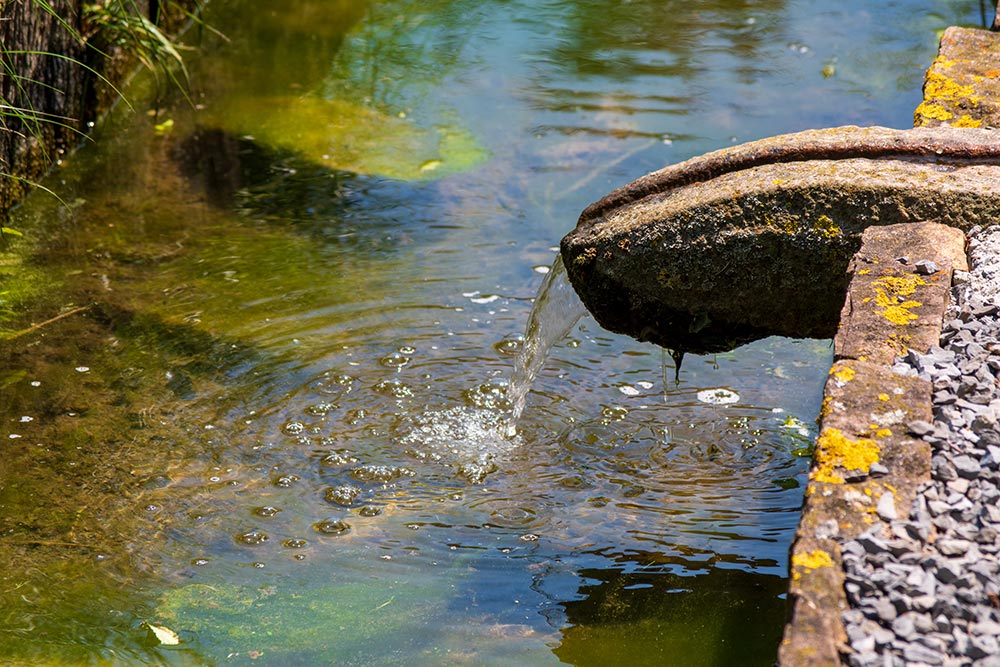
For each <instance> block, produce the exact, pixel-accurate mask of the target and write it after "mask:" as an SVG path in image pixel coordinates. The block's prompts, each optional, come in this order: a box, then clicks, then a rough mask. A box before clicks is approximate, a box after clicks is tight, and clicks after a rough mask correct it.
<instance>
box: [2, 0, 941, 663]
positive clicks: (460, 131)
mask: <svg viewBox="0 0 1000 667" xmlns="http://www.w3.org/2000/svg"><path fill="white" fill-rule="evenodd" d="M862 5H864V6H862ZM930 5H931V6H933V7H945V8H947V7H953V3H946V2H932V3H930ZM622 7H630V9H629V11H628V12H626V11H625V10H624V9H622V8H619V7H618V6H617V5H614V6H612V5H609V4H608V3H563V2H548V3H542V4H539V3H517V2H514V3H511V2H503V3H485V4H483V3H479V4H476V5H475V6H473V5H472V4H470V3H467V2H434V3H431V4H426V3H424V4H422V5H420V7H417V6H416V5H415V4H414V3H411V2H378V3H369V4H368V5H362V4H358V3H340V2H333V3H330V2H324V3H312V2H307V1H306V0H293V1H290V2H288V3H280V6H279V5H275V6H272V7H269V8H266V9H260V8H249V7H248V6H245V5H244V3H241V2H225V3H218V4H216V3H213V4H212V6H211V9H210V11H211V12H212V14H211V16H210V17H208V18H209V22H210V23H211V24H213V25H215V26H217V27H218V28H219V29H221V30H222V31H223V32H224V33H226V34H227V35H228V36H229V37H230V41H228V42H226V41H224V40H217V39H215V38H213V37H212V35H211V33H210V32H209V31H207V30H206V31H202V44H203V46H204V48H205V54H206V55H205V57H204V58H203V59H200V60H199V61H198V62H192V63H191V70H192V73H193V76H194V77H195V79H196V84H195V86H196V91H195V93H196V94H195V99H196V102H197V103H198V104H199V105H202V106H203V107H204V108H202V109H190V108H189V107H187V106H185V105H184V104H177V105H167V106H165V107H164V108H161V109H159V117H158V120H160V119H162V118H164V117H166V116H169V117H170V118H172V119H173V120H175V125H174V127H175V130H174V133H173V134H172V135H170V136H165V137H158V136H155V135H154V133H153V132H152V129H151V125H152V123H151V122H150V120H149V119H148V118H147V117H145V116H142V117H139V118H124V119H123V118H117V119H115V118H113V119H111V121H110V122H111V124H109V125H108V126H107V129H106V130H105V135H104V136H103V138H102V140H101V141H100V142H99V143H98V144H97V145H96V146H95V147H90V148H88V149H86V150H84V151H82V152H81V153H79V154H78V155H76V156H74V158H73V164H72V167H67V168H66V169H64V170H63V171H60V172H58V173H57V174H56V175H55V176H54V179H56V180H57V181H58V185H59V187H60V188H61V192H63V194H64V195H65V196H64V199H66V200H67V201H68V202H70V206H69V207H68V208H62V207H59V206H56V205H54V204H52V203H51V202H47V201H46V200H40V199H36V200H33V201H31V202H28V204H27V205H26V206H25V207H23V208H22V209H21V210H20V211H19V212H18V215H20V216H22V217H21V218H20V219H19V220H18V221H16V224H15V226H17V227H18V228H19V229H23V230H24V231H26V232H28V236H27V239H28V240H27V241H26V242H25V243H26V244H28V245H25V246H21V247H22V248H26V250H25V252H24V254H23V257H22V258H21V260H20V261H21V262H22V264H21V266H22V267H24V268H23V269H22V270H23V271H24V273H23V274H21V275H23V276H24V277H25V278H26V282H27V283H30V284H29V285H28V287H24V288H23V289H25V290H26V291H25V294H30V295H37V300H35V296H32V298H31V299H28V298H26V299H24V303H26V304H28V303H30V305H31V306H32V307H36V308H38V309H39V310H38V312H43V311H45V308H47V307H48V308H51V309H52V310H53V311H55V312H58V311H59V309H60V308H64V307H65V308H66V309H67V310H66V312H73V311H71V309H72V308H74V307H76V306H77V304H79V305H86V306H87V307H86V308H85V309H83V310H81V311H75V314H74V315H72V316H68V317H65V318H63V319H61V320H58V321H57V322H55V323H53V324H50V325H47V326H46V327H44V328H42V329H39V330H36V331H34V332H33V334H32V335H30V336H28V335H25V336H21V337H19V338H17V339H15V340H14V341H12V342H10V344H7V345H5V346H3V348H2V349H0V359H2V364H3V365H2V369H0V388H2V391H3V394H2V398H3V400H2V401H0V418H2V421H0V424H2V426H3V430H2V433H0V435H2V436H3V442H4V453H3V456H0V549H2V550H3V553H4V557H5V558H7V557H8V556H9V559H8V560H7V561H6V562H9V563H11V564H12V565H11V566H10V567H9V568H5V569H4V570H3V571H2V572H0V655H2V656H3V659H4V660H9V661H13V662H24V663H28V664H32V663H34V664H60V662H62V663H65V664H80V663H109V664H192V665H194V664H206V663H211V662H222V661H226V660H230V661H233V662H242V663H244V664H277V663H279V662H284V663H288V664H317V663H320V662H337V664H442V663H448V664H454V663H464V664H490V663H492V664H538V665H542V664H555V663H556V662H557V661H559V660H566V661H572V662H577V663H580V664H587V662H588V661H589V660H593V661H596V660H598V659H604V658H605V657H606V655H607V654H606V653H605V650H607V651H608V652H614V653H615V654H617V655H630V656H633V657H632V660H633V661H638V660H640V659H641V656H636V655H635V651H636V650H640V649H636V648H635V647H636V646H639V647H644V646H646V645H649V646H655V647H657V650H660V649H662V650H664V651H666V650H671V648H672V647H678V648H677V650H681V648H683V649H684V650H685V651H686V650H688V648H687V647H692V648H691V649H690V650H691V651H692V653H691V655H693V656H704V661H705V663H706V664H709V663H711V664H749V663H748V661H747V660H743V659H742V658H741V656H743V655H749V656H753V659H752V660H750V662H759V664H767V662H769V661H770V657H769V656H771V655H773V651H774V643H775V641H776V636H777V632H778V631H779V628H780V624H781V620H782V618H781V615H780V614H778V613H772V612H773V610H774V609H775V608H776V607H778V606H780V601H778V596H779V594H780V589H781V582H782V581H783V579H782V578H783V577H784V576H785V572H786V564H785V559H786V554H787V544H788V540H789V539H790V535H791V530H792V528H793V526H794V525H795V522H796V520H797V513H798V506H799V500H800V494H801V488H799V483H800V481H801V480H802V479H803V476H804V474H805V461H806V456H807V455H808V447H809V442H810V436H811V431H810V428H811V426H805V424H809V423H810V422H811V420H812V418H813V416H814V415H815V413H816V411H817V409H818V401H819V392H820V387H821V384H822V381H823V378H824V376H825V373H826V370H827V368H828V363H829V356H830V350H829V347H828V346H827V345H826V344H825V343H822V342H811V341H787V340H768V341H761V342H758V343H756V344H754V345H752V346H749V347H748V348H745V349H741V350H739V351H737V352H735V353H730V354H725V355H718V356H717V357H694V358H689V359H687V360H686V361H685V365H684V369H683V370H682V372H681V373H680V383H679V384H675V383H674V381H673V378H672V377H671V375H672V373H671V371H672V370H673V369H671V368H669V367H666V368H665V366H664V363H663V357H662V356H661V352H660V351H659V350H657V349H654V348H652V347H650V346H644V345H641V344H638V343H635V342H634V341H631V340H627V339H622V338H620V337H617V336H613V335H610V334H607V333H605V332H602V331H600V330H599V329H598V328H597V327H596V325H595V324H594V323H593V322H592V321H590V320H587V319H585V320H583V321H582V322H581V323H580V324H579V325H577V326H576V327H574V328H573V329H572V331H571V332H570V334H569V338H568V339H566V340H565V341H563V342H562V343H560V344H559V345H556V346H555V348H554V352H553V356H552V357H551V358H550V359H549V361H547V362H546V363H545V364H544V366H543V367H542V368H541V370H540V371H539V372H538V375H537V377H536V378H535V382H534V384H533V386H532V392H531V399H530V402H529V404H528V409H526V410H525V412H524V415H523V419H522V422H521V423H520V425H519V429H518V434H517V437H516V438H510V437H507V436H506V435H505V434H503V433H501V432H500V426H501V425H503V424H504V423H505V422H504V421H503V417H504V415H505V414H506V412H507V411H508V410H509V408H510V405H509V403H508V402H507V396H506V387H507V378H509V377H510V374H511V370H512V366H513V356H512V354H511V353H512V352H515V351H516V349H517V348H518V346H519V344H520V343H519V336H520V335H521V334H522V333H523V329H524V324H525V322H526V321H527V319H528V315H529V312H530V309H531V297H532V296H533V294H534V293H535V289H536V288H537V285H538V283H539V282H540V277H539V273H538V272H537V271H536V267H543V268H544V267H548V266H550V265H551V263H552V261H553V259H554V253H555V250H554V245H555V243H556V242H557V239H558V238H559V237H560V236H561V234H562V233H564V232H565V231H566V230H567V229H568V227H569V226H570V225H571V224H572V223H573V220H574V218H575V217H576V214H577V212H578V211H579V210H581V209H582V208H583V206H584V205H586V204H587V203H589V201H591V200H592V199H594V198H595V197H596V196H597V195H599V194H602V193H603V192H605V191H606V190H608V189H610V187H611V186H614V185H620V184H621V183H622V182H625V181H627V180H630V179H631V178H634V177H635V176H637V175H639V174H640V173H642V172H644V171H647V170H649V169H652V168H656V167H659V166H661V165H662V163H663V162H666V161H672V160H674V159H675V158H680V157H686V156H687V155H689V154H691V153H696V152H700V151H702V150H706V149H708V148H716V147H718V146H719V145H723V144H725V143H727V142H728V141H729V140H730V137H731V136H735V135H740V138H749V137H750V135H761V134H770V133H773V132H777V131H788V130H792V129H797V128H798V127H801V126H802V125H805V124H823V123H824V122H825V121H826V120H827V119H828V118H835V119H836V120H837V121H838V122H848V121H855V120H869V121H880V122H884V123H886V124H895V125H905V124H907V123H908V120H907V118H908V117H909V114H910V112H911V110H912V106H913V104H912V103H911V102H909V101H907V100H901V99H897V97H900V96H898V95H897V91H896V88H895V85H892V86H890V89H891V90H890V91H889V92H888V93H887V92H886V90H885V88H884V87H883V86H882V85H881V84H880V83H878V82H879V81H882V80H884V79H885V78H886V77H888V76H890V74H891V73H893V72H895V71H896V70H897V69H899V68H902V69H904V70H905V71H908V72H911V74H910V75H911V76H912V71H915V69H919V68H922V67H924V66H925V65H926V63H927V62H929V60H930V57H931V54H932V51H933V34H932V33H931V31H929V29H928V28H927V26H926V25H925V24H924V23H923V21H924V19H921V20H920V22H919V23H920V24H919V25H915V24H914V23H913V22H912V21H907V20H902V19H904V18H906V17H912V15H913V14H914V12H913V10H912V9H910V8H900V7H897V6H895V5H889V6H885V7H883V6H880V7H879V8H878V9H877V10H873V9H872V8H871V7H869V6H868V5H866V4H864V3H853V4H849V5H846V6H844V7H839V6H838V7H837V8H833V9H827V10H824V11H826V12H827V13H826V14H823V15H816V11H815V7H813V6H812V5H811V4H810V3H799V2H791V1H789V2H785V3H780V4H779V3H773V4H752V5H750V4H747V3H742V2H731V3H723V2H718V3H708V4H706V3H701V4H700V5H699V4H697V3H696V4H691V3H675V4H670V5H668V6H667V7H666V9H664V8H663V7H662V6H654V5H653V4H652V3H639V4H638V5H634V6H632V5H628V6H626V5H623V6H622ZM954 11H958V10H957V9H954ZM866 12H867V14H866ZM872 12H876V14H875V15H877V18H878V20H870V19H864V18H857V17H863V16H872V15H873V14H872ZM636 17H637V18H636ZM750 19H756V20H755V21H753V22H751V21H750ZM835 19H836V20H835ZM841 20H842V21H844V23H843V24H840V23H837V21H841ZM605 23H607V24H608V25H609V26H610V28H612V29H608V30H605V29H604V27H605V25H604V24H605ZM838 26H839V27H838ZM598 28H600V29H598ZM661 35H664V36H663V37H661ZM786 40H787V42H786ZM886 40H890V41H897V42H899V43H900V44H905V45H906V49H909V50H910V51H912V52H913V53H916V52H917V51H920V50H921V49H923V51H922V53H924V54H926V58H925V57H924V56H923V55H921V56H919V57H914V60H915V61H917V60H919V61H920V65H919V68H917V67H916V66H914V67H911V68H909V69H907V67H906V63H905V62H903V63H900V62H896V61H889V62H886V63H882V64H879V65H878V68H876V69H877V71H875V72H873V73H871V77H870V78H871V81H874V82H875V83H872V84H871V85H867V84H866V81H867V79H864V78H861V79H856V80H855V79H850V78H849V74H850V72H851V70H852V68H854V69H857V67H858V63H860V62H863V61H864V59H865V58H868V57H870V56H868V55H866V54H871V53H878V52H879V48H880V46H879V45H881V44H884V43H885V42H886ZM791 42H796V43H800V44H802V45H805V43H808V45H809V48H808V49H807V50H806V52H802V51H801V50H792V49H789V48H788V43H791ZM843 44H849V45H850V49H848V48H847V47H845V46H842V45H843ZM921 44H923V46H922V47H921V46H919V45H921ZM908 53H909V51H908ZM810 54H813V55H810ZM834 55H836V56H837V57H838V58H839V60H838V65H837V68H838V75H837V76H836V77H833V78H832V79H825V78H823V76H822V75H821V74H820V71H819V69H820V68H819V67H817V65H818V64H819V63H821V62H824V61H825V59H827V58H829V57H832V56H834ZM192 58H193V56H192ZM629 68H635V71H634V72H631V73H629ZM841 73H842V74H841ZM842 75H843V78H841V76H842ZM892 76H895V75H894V74H893V75H892ZM859 81H860V83H859ZM893 81H895V79H893ZM789 91H796V94H791V93H790V92H789ZM912 92H914V94H915V91H912ZM778 98H781V99H782V103H781V104H780V105H776V104H775V102H774V100H775V99H778ZM834 102H836V103H834ZM230 112H232V113H230ZM400 113H402V114H403V115H404V117H402V118H401V117H400ZM328 117H333V118H334V119H340V120H344V119H346V122H342V123H340V124H339V125H338V124H336V123H333V121H331V120H330V118H328ZM275 119H279V120H281V121H282V122H288V123H292V122H293V121H294V123H298V124H300V125H302V126H303V127H305V128H306V129H309V130H310V132H303V133H302V134H301V137H304V138H305V139H307V140H308V141H305V140H303V142H302V144H301V145H300V144H299V143H296V142H297V140H298V138H299V136H298V135H296V134H295V132H286V131H285V129H287V128H288V127H289V126H288V125H282V124H281V123H279V122H277V120H275ZM236 121H239V122H236ZM319 121H322V123H321V122H319ZM327 121H329V122H330V123H332V124H331V125H327V124H325V123H327ZM330 128H332V129H330ZM293 129H294V128H293ZM327 130H329V131H327ZM382 130H385V132H384V133H382V134H380V132H381V131H382ZM352 132H353V133H354V135H356V136H360V135H363V138H364V139H365V142H367V143H365V142H361V143H360V144H357V145H362V146H365V147H367V149H370V150H367V149H366V151H361V152H363V153H365V154H364V156H363V158H364V160H363V161H361V159H360V158H358V157H357V156H358V154H359V151H357V150H353V152H351V151H347V150H345V151H343V152H340V153H337V152H336V151H330V152H325V151H327V149H329V146H330V145H331V143H336V142H340V141H344V140H346V138H350V136H351V133H352ZM387 137H388V138H387ZM373 138H374V139H373ZM397 138H398V139H400V141H399V142H396V141H395V140H396V139H397ZM323 142H326V145H327V148H326V149H323V148H322V145H323ZM414 147H415V148H414ZM324 155H328V156H335V157H336V159H326V158H324V157H323V156H324ZM47 237H52V238H53V239H54V242H53V243H51V244H46V245H45V247H44V248H43V247H42V246H41V245H40V244H39V245H38V246H37V247H35V246H32V245H30V244H31V243H33V241H32V239H33V238H35V239H43V238H47ZM8 285H13V283H5V285H4V289H5V290H6V289H7V286H8ZM40 286H45V289H44V290H42V289H40ZM12 289H13V288H12ZM18 289H21V287H18ZM32 290H34V291H32ZM5 298H7V297H6V296H5ZM50 314H51V313H46V314H45V315H43V316H40V317H38V318H36V321H42V320H44V319H46V318H47V317H48V316H49V315H50ZM80 369H86V370H80ZM720 389H725V390H727V391H731V392H733V393H734V394H737V395H738V396H739V400H738V401H737V402H734V403H730V404H725V405H710V404H707V403H704V402H702V401H700V400H699V399H698V392H699V391H702V390H713V391H718V390H720ZM25 418H27V419H25ZM730 592H731V593H730ZM754 605H757V607H758V608H759V609H761V610H762V613H760V614H759V615H758V616H757V618H759V620H760V622H761V625H748V627H750V628H752V631H748V633H746V634H740V633H738V632H737V631H736V629H734V628H733V625H734V624H737V623H738V622H739V621H740V619H745V618H747V617H748V616H750V615H751V612H750V611H748V610H750V609H752V608H754ZM696 612H698V613H697V615H696ZM622 619H627V620H628V621H629V622H628V623H622V622H620V621H621V620H622ZM682 619H683V620H682ZM696 619H698V620H696ZM143 622H152V623H154V624H157V623H158V624H164V625H167V626H168V627H171V628H172V629H175V630H177V631H178V633H179V634H180V636H181V640H182V644H181V646H180V647H178V648H176V649H172V648H169V647H163V646H158V645H156V643H155V641H154V640H152V639H151V638H150V636H149V632H148V631H147V630H146V629H144V626H143V625H142V624H143ZM765 622H769V623H770V625H768V628H770V629H764V627H763V624H764V623H765ZM635 627H641V628H642V629H643V631H644V632H645V634H643V635H642V636H641V638H640V641H639V642H635V636H634V628H635ZM701 628H704V631H702V630H701ZM750 635H752V636H750ZM688 640H690V641H688ZM695 643H698V644H699V648H698V649H697V651H696V649H695V648H693V645H694V644H695ZM723 644H724V645H725V646H726V647H728V646H730V645H737V644H739V645H740V648H741V649H742V650H743V653H740V654H737V653H729V652H727V651H726V650H724V649H723V648H720V647H721V646H722V645H723ZM765 656H767V657H765ZM758 657H759V658H760V660H758V659H757V658H758ZM251 661H253V662H252V663H251ZM691 664H693V663H691Z"/></svg>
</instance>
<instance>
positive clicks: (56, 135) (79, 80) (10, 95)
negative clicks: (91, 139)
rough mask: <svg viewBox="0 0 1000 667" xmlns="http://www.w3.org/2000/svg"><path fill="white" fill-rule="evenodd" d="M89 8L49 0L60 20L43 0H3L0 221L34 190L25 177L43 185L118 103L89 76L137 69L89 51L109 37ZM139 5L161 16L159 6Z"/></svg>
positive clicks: (79, 1) (120, 75)
mask: <svg viewBox="0 0 1000 667" xmlns="http://www.w3.org/2000/svg"><path fill="white" fill-rule="evenodd" d="M191 4H193V3H191ZM83 5H84V2H83V0H49V6H50V7H51V8H52V9H53V11H54V12H55V13H56V14H57V15H58V17H59V18H60V19H61V21H60V20H59V19H57V18H56V17H55V16H52V15H51V14H50V13H48V12H46V11H45V10H44V9H43V8H42V7H40V6H39V2H38V1H36V0H0V46H2V48H0V65H2V67H0V97H2V99H0V104H4V105H6V107H8V108H7V113H4V114H0V172H2V173H3V174H4V176H2V177H0V220H2V219H4V218H5V217H6V214H7V212H8V211H9V210H10V208H11V207H12V206H13V205H14V204H16V203H17V201H18V200H19V199H20V198H21V197H22V196H24V194H25V193H26V192H27V191H28V190H29V189H30V186H28V185H26V184H25V182H24V181H23V180H19V179H25V180H27V181H35V180H38V179H40V178H41V177H42V176H43V175H44V174H45V172H46V171H47V170H48V169H49V167H50V166H51V165H52V162H53V161H54V160H55V159H56V158H58V156H59V155H60V154H62V153H63V152H65V151H66V150H67V149H69V148H71V147H72V146H74V145H76V144H77V143H79V141H80V139H81V138H82V136H83V134H85V133H86V131H87V127H88V125H87V124H88V123H89V122H91V121H93V120H95V119H96V118H97V117H98V116H99V115H100V113H102V112H103V111H104V110H106V109H107V108H108V106H110V104H111V103H113V102H114V101H115V93H114V89H113V88H111V87H110V86H108V84H106V83H104V82H102V81H101V79H100V77H98V76H97V75H95V74H94V73H93V72H92V71H90V70H91V69H92V70H94V71H96V72H99V73H100V74H101V76H104V77H106V78H107V79H109V80H110V81H112V82H113V83H115V84H118V83H120V82H121V81H123V80H124V78H125V76H126V75H127V73H128V72H129V71H130V70H131V69H132V68H133V67H134V66H135V63H134V62H132V60H131V59H130V58H129V57H128V54H125V53H121V52H116V51H115V50H113V49H110V50H109V49H106V48H105V49H101V50H100V51H99V50H98V49H96V48H93V47H92V46H90V45H93V44H100V43H101V41H102V39H101V35H100V34H99V33H95V31H94V27H93V26H88V25H85V23H84V21H83ZM136 7H138V8H139V10H140V11H143V12H152V13H153V14H154V16H152V17H151V18H152V19H154V20H158V19H159V18H160V17H158V16H155V14H158V13H159V3H158V2H155V1H154V2H152V3H150V2H146V1H140V2H138V3H137V4H136ZM176 23H177V20H176V17H174V24H176ZM88 68H90V69H88ZM11 107H13V108H16V109H21V110H23V114H24V115H26V116H28V117H30V120H25V119H24V118H20V117H18V114H16V113H13V112H11V111H10V108H11Z"/></svg>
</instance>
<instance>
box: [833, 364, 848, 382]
mask: <svg viewBox="0 0 1000 667" xmlns="http://www.w3.org/2000/svg"><path fill="white" fill-rule="evenodd" d="M830 375H832V376H833V377H835V378H837V379H838V380H839V381H841V382H850V381H851V380H853V379H854V369H853V368H851V367H850V366H840V367H837V366H834V367H833V368H831V369H830Z"/></svg>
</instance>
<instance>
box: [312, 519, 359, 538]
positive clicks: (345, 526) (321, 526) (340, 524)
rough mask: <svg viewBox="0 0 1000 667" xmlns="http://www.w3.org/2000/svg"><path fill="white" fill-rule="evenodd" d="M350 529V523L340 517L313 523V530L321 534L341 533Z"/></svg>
mask: <svg viewBox="0 0 1000 667" xmlns="http://www.w3.org/2000/svg"><path fill="white" fill-rule="evenodd" d="M350 529H351V524H349V523H347V522H346V521H341V520H340V519H327V520H326V521H319V522H317V523H314V524H313V530H315V531H316V532H317V533H322V534H323V535H341V534H343V533H346V532H348V531H349V530H350Z"/></svg>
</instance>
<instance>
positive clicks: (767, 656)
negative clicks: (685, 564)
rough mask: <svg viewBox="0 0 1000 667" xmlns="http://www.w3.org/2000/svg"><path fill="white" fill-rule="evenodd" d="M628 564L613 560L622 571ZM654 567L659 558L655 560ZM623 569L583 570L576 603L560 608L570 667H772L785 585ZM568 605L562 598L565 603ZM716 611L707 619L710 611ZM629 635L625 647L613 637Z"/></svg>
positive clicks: (759, 577) (749, 575) (738, 574)
mask: <svg viewBox="0 0 1000 667" xmlns="http://www.w3.org/2000/svg"><path fill="white" fill-rule="evenodd" d="M622 560H624V559H616V561H617V562H619V563H622ZM650 560H651V561H652V562H654V563H655V556H654V557H653V558H651V559H650ZM628 561H631V562H630V563H629V562H625V563H622V564H623V565H626V566H627V565H631V568H630V569H628V570H626V569H597V570H593V569H582V570H580V571H579V573H578V576H579V580H580V587H579V590H578V595H579V599H575V600H574V599H570V600H568V601H566V602H562V603H561V604H560V607H561V610H562V613H564V614H565V618H562V619H560V621H561V624H562V627H564V628H565V629H564V630H563V631H562V638H561V642H560V644H559V646H558V647H556V648H555V649H554V653H555V654H556V655H557V656H558V657H559V659H560V660H562V661H563V662H565V663H567V664H571V665H609V664H630V665H677V666H678V667H680V666H682V665H683V666H685V667H688V666H690V667H698V666H702V665H762V666H763V665H770V664H772V663H773V661H774V650H773V648H770V647H773V646H776V645H777V643H778V641H779V640H780V639H781V627H780V626H779V625H777V624H775V623H774V621H775V620H776V619H782V618H784V615H785V600H784V595H785V593H786V591H787V583H786V582H785V580H784V578H783V577H780V576H776V575H765V574H758V573H753V572H747V571H743V570H738V569H725V568H718V567H716V568H711V569H709V570H707V571H705V572H703V573H701V574H690V573H686V574H677V573H673V572H670V571H669V570H667V571H663V570H662V569H660V567H658V566H657V565H654V564H652V563H650V562H645V561H643V559H642V557H641V555H640V554H636V555H631V556H630V557H629V559H628ZM563 599H565V595H564V597H563ZM708 609H710V610H711V611H709V612H707V613H706V610H708ZM626 633H627V634H628V636H629V637H630V641H629V643H628V644H627V645H625V646H622V645H621V644H620V643H618V642H616V641H615V640H614V638H615V637H618V636H621V635H623V634H626Z"/></svg>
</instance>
